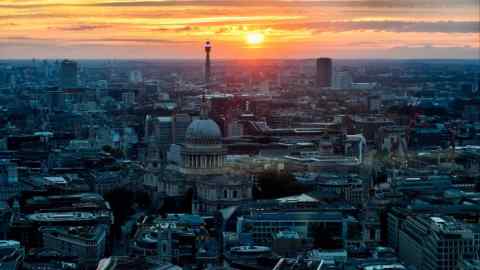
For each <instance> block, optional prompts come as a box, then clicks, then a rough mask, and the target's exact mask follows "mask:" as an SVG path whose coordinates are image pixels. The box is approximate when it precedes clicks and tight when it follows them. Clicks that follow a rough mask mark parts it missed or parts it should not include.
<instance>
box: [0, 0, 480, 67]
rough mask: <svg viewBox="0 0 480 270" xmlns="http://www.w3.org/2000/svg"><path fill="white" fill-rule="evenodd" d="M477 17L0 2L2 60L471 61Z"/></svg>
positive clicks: (424, 4) (479, 37)
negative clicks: (210, 47) (208, 55)
mask: <svg viewBox="0 0 480 270" xmlns="http://www.w3.org/2000/svg"><path fill="white" fill-rule="evenodd" d="M479 8H480V7H479V1H478V0H405V1H393V0H317V1H315V0H302V1H293V0H291V1H283V0H256V1H248V3H247V1H243V0H198V1H182V0H177V1H168V0H163V1H160V0H156V1H155V0H146V1H133V0H121V1H118V0H117V1H115V0H110V1H109V0H83V1H78V0H63V1H59V0H43V1H42V0H3V1H1V2H0V21H1V22H2V23H1V24H0V58H3V59H5V58H141V59H145V58H178V59H185V58H188V59H191V58H201V57H202V50H201V47H202V44H203V42H204V41H205V40H211V41H212V43H213V44H214V46H215V51H214V53H213V57H214V58H246V59H248V58H314V57H317V56H329V57H333V58H473V59H475V58H479V57H480V49H479V46H480V26H479V21H480V18H479V16H480V15H479V13H478V10H479ZM251 33H256V36H251V35H252V34H251ZM249 35H250V37H248V36H249ZM246 37H247V38H246ZM252 38H253V39H255V40H253V39H252ZM260 39H261V42H259V41H260ZM249 40H250V41H249ZM251 41H253V42H251ZM253 43H257V44H253ZM260 44H261V46H252V45H260Z"/></svg>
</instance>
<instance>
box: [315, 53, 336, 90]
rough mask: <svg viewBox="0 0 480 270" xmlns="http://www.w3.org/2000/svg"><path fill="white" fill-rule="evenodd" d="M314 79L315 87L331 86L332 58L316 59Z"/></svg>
mask: <svg viewBox="0 0 480 270" xmlns="http://www.w3.org/2000/svg"><path fill="white" fill-rule="evenodd" d="M315 79H316V86H317V87H330V86H332V59H330V58H318V59H317V73H316V77H315Z"/></svg>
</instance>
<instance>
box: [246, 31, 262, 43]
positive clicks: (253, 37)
mask: <svg viewBox="0 0 480 270" xmlns="http://www.w3.org/2000/svg"><path fill="white" fill-rule="evenodd" d="M264 40H265V36H264V35H263V34H262V33H257V32H255V33H247V35H246V41H247V43H248V44H249V45H259V44H262V43H263V41H264Z"/></svg>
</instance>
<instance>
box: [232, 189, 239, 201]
mask: <svg viewBox="0 0 480 270" xmlns="http://www.w3.org/2000/svg"><path fill="white" fill-rule="evenodd" d="M237 193H238V192H237V191H236V190H234V191H233V198H234V199H236V198H237V196H238V194H237Z"/></svg>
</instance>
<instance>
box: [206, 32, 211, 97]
mask: <svg viewBox="0 0 480 270" xmlns="http://www.w3.org/2000/svg"><path fill="white" fill-rule="evenodd" d="M211 50H212V45H211V44H210V41H207V42H206V43H205V54H206V58H205V85H206V87H207V88H208V87H209V85H210V51H211Z"/></svg>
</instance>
